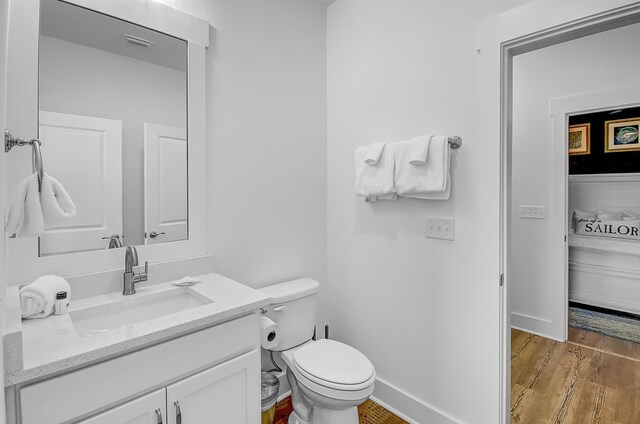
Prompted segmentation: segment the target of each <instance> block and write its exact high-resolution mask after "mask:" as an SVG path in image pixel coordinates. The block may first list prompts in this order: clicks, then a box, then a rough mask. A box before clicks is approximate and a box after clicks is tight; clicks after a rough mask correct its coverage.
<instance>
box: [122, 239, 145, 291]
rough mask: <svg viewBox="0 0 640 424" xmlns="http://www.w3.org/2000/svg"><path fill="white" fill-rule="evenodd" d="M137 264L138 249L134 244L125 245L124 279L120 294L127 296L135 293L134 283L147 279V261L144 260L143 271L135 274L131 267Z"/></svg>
mask: <svg viewBox="0 0 640 424" xmlns="http://www.w3.org/2000/svg"><path fill="white" fill-rule="evenodd" d="M134 266H138V251H137V250H136V247H135V246H131V245H129V246H127V251H126V252H125V254H124V279H123V283H124V284H123V288H122V294H123V295H125V296H127V295H130V294H135V293H136V287H135V284H136V283H139V282H141V281H147V272H148V271H149V263H148V262H147V261H144V272H141V273H138V274H136V273H135V272H133V267H134Z"/></svg>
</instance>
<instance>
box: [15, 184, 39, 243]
mask: <svg viewBox="0 0 640 424" xmlns="http://www.w3.org/2000/svg"><path fill="white" fill-rule="evenodd" d="M6 232H7V234H8V235H9V236H13V235H15V236H16V237H33V236H39V235H41V234H42V233H44V218H43V216H42V207H41V206H40V193H39V192H38V175H37V174H33V175H30V176H28V177H27V178H25V179H24V180H22V182H21V183H20V184H18V187H16V190H15V192H14V195H13V199H12V200H11V205H10V206H9V214H8V218H7V227H6Z"/></svg>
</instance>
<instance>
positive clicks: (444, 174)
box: [394, 136, 451, 200]
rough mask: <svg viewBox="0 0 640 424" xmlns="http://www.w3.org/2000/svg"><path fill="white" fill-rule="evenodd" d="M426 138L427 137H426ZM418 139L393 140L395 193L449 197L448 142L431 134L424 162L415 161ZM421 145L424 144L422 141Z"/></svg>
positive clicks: (432, 197)
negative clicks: (394, 149)
mask: <svg viewBox="0 0 640 424" xmlns="http://www.w3.org/2000/svg"><path fill="white" fill-rule="evenodd" d="M425 137H426V136H425ZM419 143H424V141H421V138H420V137H418V138H415V139H413V140H409V141H404V142H400V143H396V155H395V158H396V159H395V174H394V175H395V186H396V191H397V193H398V195H400V196H404V197H416V198H420V199H435V200H446V199H448V198H449V196H450V187H449V186H450V182H449V162H450V157H451V155H450V152H449V150H450V149H449V142H448V140H447V137H446V136H432V137H430V142H429V146H428V154H427V157H426V161H425V162H424V163H419V162H418V161H416V160H415V154H414V152H416V151H419V149H418V147H416V145H418V144H419ZM422 145H423V144H422Z"/></svg>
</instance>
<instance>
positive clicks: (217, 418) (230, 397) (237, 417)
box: [167, 350, 260, 424]
mask: <svg viewBox="0 0 640 424" xmlns="http://www.w3.org/2000/svg"><path fill="white" fill-rule="evenodd" d="M167 410H168V414H169V416H168V419H167V422H168V423H169V424H216V423H220V424H257V423H259V422H260V353H259V351H257V350H253V351H251V352H249V353H246V354H244V355H241V356H239V357H237V358H234V359H231V360H229V361H227V362H223V363H222V364H220V365H217V366H215V367H213V368H209V369H208V370H205V371H202V372H201V373H199V374H196V375H194V376H192V377H189V378H186V379H184V380H181V381H179V382H177V383H175V384H172V385H171V386H168V387H167Z"/></svg>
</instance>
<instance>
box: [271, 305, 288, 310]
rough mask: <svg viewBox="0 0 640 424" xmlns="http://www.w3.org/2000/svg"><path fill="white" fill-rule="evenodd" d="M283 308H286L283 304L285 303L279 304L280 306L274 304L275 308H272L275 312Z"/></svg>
mask: <svg viewBox="0 0 640 424" xmlns="http://www.w3.org/2000/svg"><path fill="white" fill-rule="evenodd" d="M285 308H286V306H285V305H281V306H276V307H275V308H273V310H274V311H275V312H280V311H282V310H283V309H285Z"/></svg>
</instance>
